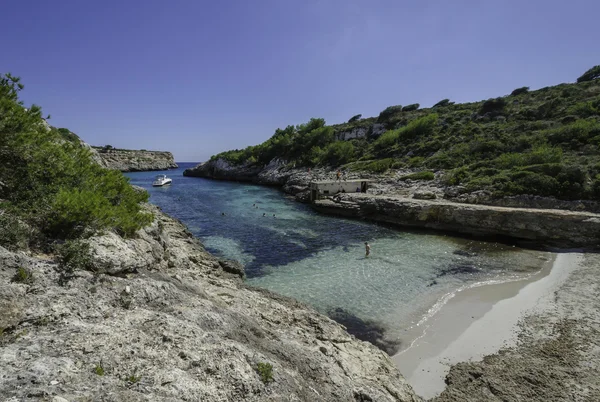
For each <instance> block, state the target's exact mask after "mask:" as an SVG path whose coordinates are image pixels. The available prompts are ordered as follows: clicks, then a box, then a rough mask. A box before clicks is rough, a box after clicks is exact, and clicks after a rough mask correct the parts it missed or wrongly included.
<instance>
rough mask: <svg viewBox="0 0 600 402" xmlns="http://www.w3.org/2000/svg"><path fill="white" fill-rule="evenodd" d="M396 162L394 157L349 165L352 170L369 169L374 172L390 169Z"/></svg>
mask: <svg viewBox="0 0 600 402" xmlns="http://www.w3.org/2000/svg"><path fill="white" fill-rule="evenodd" d="M394 163H395V160H394V159H393V158H386V159H378V160H374V161H360V162H356V163H353V164H352V165H349V166H348V168H349V169H350V170H352V171H367V172H372V173H383V172H385V171H386V170H388V169H390V168H391V167H392V165H393V164H394Z"/></svg>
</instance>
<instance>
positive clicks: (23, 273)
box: [12, 267, 33, 283]
mask: <svg viewBox="0 0 600 402" xmlns="http://www.w3.org/2000/svg"><path fill="white" fill-rule="evenodd" d="M12 281H13V282H17V283H31V282H32V281H33V274H32V273H31V272H30V271H29V270H27V269H25V268H23V267H19V268H17V272H15V275H14V276H13V277H12Z"/></svg>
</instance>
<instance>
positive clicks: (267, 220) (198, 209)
mask: <svg viewBox="0 0 600 402" xmlns="http://www.w3.org/2000/svg"><path fill="white" fill-rule="evenodd" d="M192 165H194V164H186V163H179V166H180V167H179V169H177V170H170V171H165V172H137V173H128V174H127V176H128V177H130V178H131V183H132V184H134V185H138V186H141V187H144V188H145V189H147V190H148V191H149V193H150V202H152V203H153V204H156V205H158V206H159V207H161V208H162V210H163V211H164V212H166V213H168V214H169V215H171V216H174V217H176V218H178V219H180V220H181V221H182V222H183V223H184V224H186V225H187V227H188V228H189V229H190V231H191V232H192V233H193V234H194V235H195V236H197V237H198V238H199V239H200V240H201V241H202V243H203V244H204V245H205V247H206V248H207V250H209V251H210V252H212V253H214V254H216V255H219V256H222V257H225V258H230V259H235V260H238V261H240V262H241V263H243V264H244V265H245V268H246V274H247V277H248V278H247V283H248V284H249V285H252V286H257V287H261V288H265V289H269V290H271V291H274V292H277V293H280V294H282V295H285V296H290V297H293V298H295V299H297V300H299V301H302V302H305V303H307V304H309V305H311V306H313V307H314V308H315V309H317V310H318V311H320V312H322V313H324V314H327V315H329V316H330V317H331V318H333V319H335V320H336V321H338V322H340V323H342V324H343V325H345V326H346V327H347V328H348V331H349V332H350V333H352V334H354V335H355V336H357V337H358V338H359V339H363V340H367V341H369V342H372V343H373V344H375V345H376V346H378V347H380V348H381V349H383V350H385V351H386V352H387V353H389V354H394V353H396V352H397V351H398V350H401V349H402V348H403V347H404V346H405V345H406V342H409V341H410V340H409V337H410V336H413V334H414V332H415V328H418V327H419V326H420V325H422V323H423V322H424V321H425V320H426V319H427V318H428V317H430V316H431V315H433V314H434V313H435V312H436V311H437V310H439V308H441V306H442V305H443V304H444V303H445V301H446V300H447V299H448V298H449V297H451V296H452V295H453V294H455V293H456V292H457V291H458V290H460V289H465V288H469V287H472V286H477V285H480V284H481V283H488V282H498V281H509V280H514V279H517V278H520V277H523V276H527V275H530V274H532V273H534V272H537V271H539V269H540V268H541V266H542V263H543V262H544V261H546V260H547V259H548V258H549V256H548V254H549V253H544V252H540V251H533V250H524V249H520V248H518V247H513V246H508V245H504V244H499V243H493V242H482V241H476V240H472V239H464V238H457V237H452V236H448V235H441V234H435V233H428V232H410V231H403V230H399V229H396V228H390V227H386V226H381V225H377V224H374V223H369V222H363V221H359V220H350V219H344V218H338V217H331V216H326V215H321V214H318V213H316V212H314V211H313V210H312V209H311V208H310V207H309V206H307V205H304V204H301V203H298V202H296V201H294V200H293V199H292V198H290V197H287V196H286V195H284V194H283V193H282V192H280V191H279V190H277V189H275V188H271V187H263V186H257V185H252V184H241V183H236V182H227V181H214V180H207V179H200V178H191V177H183V176H182V172H183V170H184V169H185V168H187V167H190V166H192ZM159 173H165V174H167V175H168V176H169V177H171V178H172V179H173V184H172V185H171V186H170V187H161V188H154V187H152V186H151V182H152V178H153V177H154V176H155V175H156V174H159ZM364 242H369V243H370V245H371V255H370V256H369V257H368V258H366V257H365V250H364ZM409 334H410V335H409Z"/></svg>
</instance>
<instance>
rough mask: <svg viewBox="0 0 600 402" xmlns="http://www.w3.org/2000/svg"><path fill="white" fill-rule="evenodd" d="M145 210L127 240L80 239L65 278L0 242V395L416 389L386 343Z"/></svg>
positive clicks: (225, 396) (266, 394) (131, 396)
mask: <svg viewBox="0 0 600 402" xmlns="http://www.w3.org/2000/svg"><path fill="white" fill-rule="evenodd" d="M152 208H154V207H152ZM155 212H156V219H155V222H154V223H153V224H152V225H151V226H150V227H148V228H146V229H144V230H141V231H140V232H138V236H137V237H136V238H133V239H122V238H121V237H119V236H117V235H115V234H112V233H107V234H104V235H101V236H97V237H93V238H91V239H90V240H89V244H90V245H91V249H92V250H93V254H92V255H93V262H94V264H93V265H94V269H95V272H88V271H75V274H74V275H72V276H69V275H65V273H64V272H63V271H62V270H61V268H60V267H59V266H58V265H57V264H56V263H55V262H54V261H53V260H52V258H51V257H48V256H29V255H25V254H23V253H21V254H16V253H11V252H9V251H7V250H5V249H3V248H1V247H0V310H1V311H2V315H1V316H0V329H2V332H1V335H0V367H1V369H0V395H2V396H3V397H4V398H7V400H9V401H13V400H15V401H16V400H24V399H26V398H27V399H28V398H38V399H39V398H43V399H44V400H51V399H52V398H54V399H53V400H57V401H58V400H60V401H62V400H63V399H61V398H64V399H65V400H69V401H73V400H94V401H100V400H102V401H134V400H135V401H137V400H148V401H158V400H161V401H163V400H172V401H175V400H188V401H199V400H206V401H217V400H219V401H221V400H222V401H242V400H247V401H284V400H285V401H419V400H420V398H418V397H417V396H415V395H414V393H413V391H412V389H411V388H410V386H409V385H407V383H406V382H405V381H404V379H403V378H402V377H401V375H400V374H399V372H398V370H397V368H396V367H395V366H394V364H393V363H392V362H391V361H390V359H389V358H388V356H387V355H386V354H385V353H384V352H382V351H380V350H379V349H377V348H376V347H374V346H373V345H371V344H369V343H367V342H362V341H359V340H357V339H355V338H354V337H352V336H351V335H349V334H348V333H347V332H346V331H345V330H344V328H343V327H342V326H341V325H339V324H337V323H335V322H334V321H332V320H330V319H329V318H327V317H325V316H323V315H321V314H319V313H317V312H316V311H314V310H313V309H311V308H309V307H307V306H305V305H302V304H300V303H298V302H296V301H294V300H292V299H288V298H285V297H282V296H278V295H275V294H272V293H270V292H268V291H265V290H259V289H253V288H250V287H248V286H246V285H244V284H243V282H242V281H241V280H240V276H242V275H243V272H240V267H236V266H234V265H232V264H231V263H228V262H223V261H220V260H219V259H217V258H216V257H214V256H212V255H210V254H209V253H207V252H206V251H205V250H204V248H203V246H202V245H201V244H200V243H199V242H198V241H197V240H196V239H195V238H194V237H193V236H192V235H191V234H190V233H189V232H188V231H187V230H186V229H185V227H184V226H183V225H182V224H181V223H179V222H177V221H176V220H174V219H172V218H169V217H167V216H165V215H163V214H161V213H160V212H158V211H157V210H156V209H155ZM19 269H22V271H19ZM18 272H21V273H23V272H25V273H26V274H23V275H20V276H19V275H16V274H17V273H18ZM11 398H12V399H11ZM3 400H4V399H3Z"/></svg>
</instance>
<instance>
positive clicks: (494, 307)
mask: <svg viewBox="0 0 600 402" xmlns="http://www.w3.org/2000/svg"><path fill="white" fill-rule="evenodd" d="M541 254H542V253H541ZM543 255H545V256H546V257H548V260H549V262H548V263H547V264H546V266H545V267H544V268H543V269H542V270H541V271H540V272H538V273H537V274H535V275H533V276H531V277H530V278H527V279H523V280H518V281H512V282H505V283H499V284H489V285H483V286H479V287H473V288H469V289H466V290H463V291H461V292H458V293H457V294H456V295H455V296H454V297H453V298H451V299H450V300H449V301H448V302H447V303H446V304H445V305H444V306H443V307H442V308H441V309H440V310H439V311H438V312H437V313H436V314H435V315H434V316H432V317H431V318H430V319H429V320H427V322H425V323H424V324H423V327H424V330H421V331H420V333H419V334H417V335H416V338H415V339H413V340H412V342H411V345H410V346H409V347H408V348H406V349H404V350H402V351H400V352H399V353H398V354H397V355H395V356H393V360H394V361H395V363H396V364H397V366H398V367H399V369H400V371H401V373H402V374H403V375H404V377H405V378H406V379H407V380H408V381H409V383H410V384H411V385H412V387H413V388H414V390H415V392H416V393H417V394H419V395H420V396H422V397H424V398H432V397H434V396H436V395H439V394H440V393H441V392H442V391H443V390H444V388H445V385H446V384H445V382H444V379H445V377H446V375H447V374H448V372H449V371H450V367H451V366H452V365H454V364H456V363H459V362H465V361H478V360H481V359H482V358H483V357H484V356H486V355H490V354H493V353H496V352H498V350H500V349H501V348H503V347H511V346H514V345H515V344H516V338H517V337H516V335H517V333H518V326H517V324H518V322H519V320H520V319H521V318H523V317H524V316H525V315H530V314H531V313H536V314H537V313H541V312H543V311H547V310H548V309H549V308H550V307H551V305H552V302H553V298H554V297H553V295H554V292H555V291H556V290H557V289H558V288H559V287H560V286H561V285H562V284H564V282H565V280H566V279H567V278H568V276H569V274H570V273H571V272H572V271H573V270H574V269H576V268H577V267H578V265H579V263H580V261H581V258H582V254H579V253H563V254H557V255H553V254H551V253H543ZM553 256H555V258H552V257H553ZM423 331H424V332H423Z"/></svg>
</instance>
